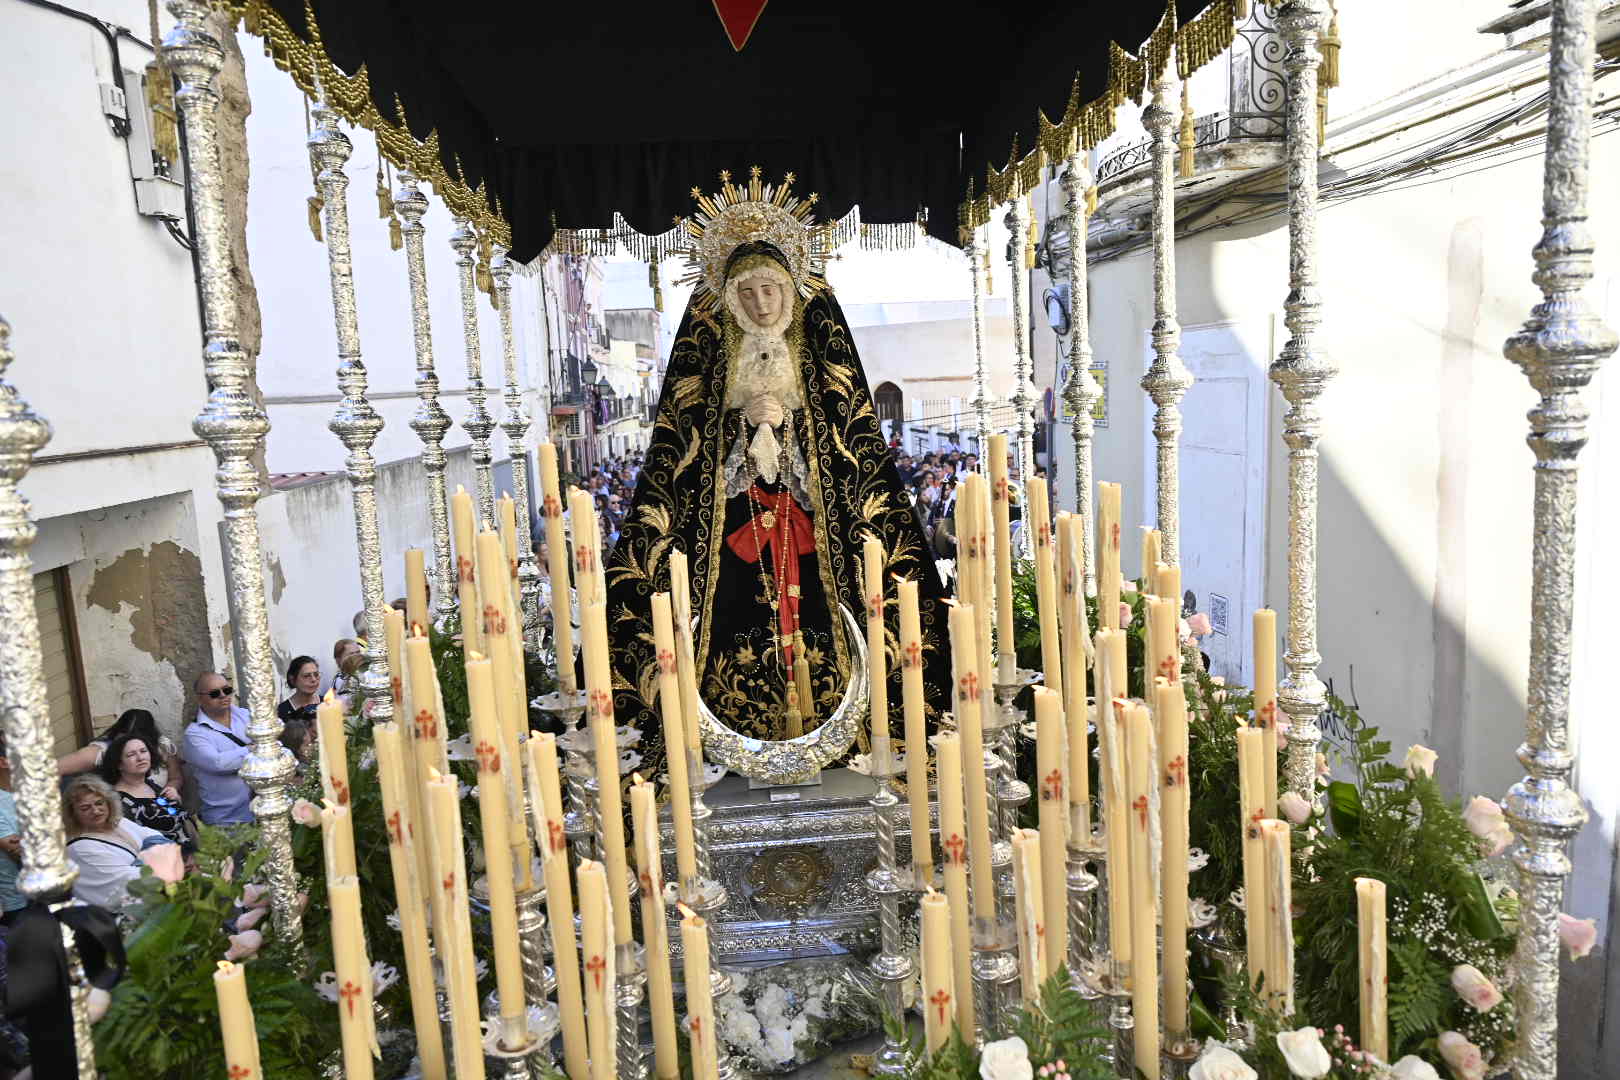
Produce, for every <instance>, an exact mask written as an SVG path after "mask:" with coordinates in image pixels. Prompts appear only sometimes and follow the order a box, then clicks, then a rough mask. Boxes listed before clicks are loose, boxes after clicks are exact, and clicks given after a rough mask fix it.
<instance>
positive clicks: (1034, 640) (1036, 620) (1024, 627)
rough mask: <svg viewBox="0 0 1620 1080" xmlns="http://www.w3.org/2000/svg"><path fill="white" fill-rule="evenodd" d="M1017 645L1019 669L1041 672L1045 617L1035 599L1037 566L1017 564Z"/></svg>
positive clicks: (1014, 626)
mask: <svg viewBox="0 0 1620 1080" xmlns="http://www.w3.org/2000/svg"><path fill="white" fill-rule="evenodd" d="M1013 641H1014V642H1015V643H1016V644H1017V647H1018V666H1019V667H1021V668H1027V669H1029V670H1030V671H1039V670H1040V669H1041V614H1040V609H1039V607H1038V605H1037V603H1036V595H1035V564H1034V562H1027V563H1022V564H1020V563H1017V562H1014V563H1013Z"/></svg>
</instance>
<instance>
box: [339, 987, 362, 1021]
mask: <svg viewBox="0 0 1620 1080" xmlns="http://www.w3.org/2000/svg"><path fill="white" fill-rule="evenodd" d="M338 996H339V997H341V998H342V999H343V1003H344V1004H345V1005H347V1006H348V1007H349V1016H350V1017H351V1018H352V1017H353V1016H354V1003H355V1002H356V1001H358V1000H359V999H360V987H359V986H358V985H356V984H355V982H354V980H353V979H350V980H349V981H348V982H346V983H344V984H343V989H341V990H339V991H338Z"/></svg>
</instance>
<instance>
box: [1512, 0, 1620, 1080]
mask: <svg viewBox="0 0 1620 1080" xmlns="http://www.w3.org/2000/svg"><path fill="white" fill-rule="evenodd" d="M1596 10H1597V3H1596V0H1555V2H1554V3H1553V6H1552V47H1551V54H1550V71H1549V75H1548V80H1547V88H1548V107H1547V158H1546V174H1545V178H1544V180H1543V186H1542V217H1541V222H1542V234H1541V240H1540V242H1539V243H1537V244H1536V247H1535V261H1536V271H1535V274H1534V275H1533V276H1534V280H1535V282H1536V284H1537V285H1538V286H1540V288H1541V293H1542V301H1541V303H1539V304H1537V305H1536V306H1535V307H1534V308H1532V309H1531V312H1530V318H1529V319H1528V320H1526V322H1525V324H1524V328H1523V329H1522V330H1520V331H1519V332H1518V333H1517V334H1515V335H1513V336H1512V337H1511V338H1509V339H1508V340H1507V344H1506V347H1505V348H1504V350H1503V351H1504V352H1505V353H1506V354H1507V357H1508V359H1510V360H1512V361H1513V362H1514V363H1516V364H1518V365H1519V366H1520V367H1521V368H1523V369H1524V373H1525V375H1526V376H1528V377H1529V379H1530V385H1531V386H1533V387H1534V388H1535V390H1536V392H1537V393H1538V394H1540V395H1541V400H1540V401H1539V402H1538V403H1537V404H1536V407H1535V408H1533V409H1531V410H1530V413H1529V419H1530V436H1529V439H1528V442H1529V444H1530V449H1531V450H1532V451H1534V453H1535V456H1536V464H1535V529H1534V531H1533V533H1532V537H1533V539H1532V542H1531V569H1532V582H1531V609H1530V679H1529V690H1528V693H1527V694H1526V698H1527V701H1528V705H1529V708H1528V710H1527V712H1526V715H1525V739H1524V744H1523V745H1521V746H1520V747H1519V761H1520V762H1521V763H1522V764H1523V765H1524V767H1525V770H1526V772H1527V773H1528V775H1527V776H1526V777H1525V778H1524V779H1523V780H1521V781H1519V782H1518V783H1517V784H1514V785H1513V787H1512V789H1511V790H1509V792H1508V795H1507V799H1506V802H1505V807H1504V809H1505V810H1506V812H1507V816H1508V820H1509V821H1510V822H1511V823H1512V825H1513V831H1514V832H1515V833H1516V834H1517V836H1518V838H1519V841H1520V843H1519V847H1518V848H1517V849H1516V850H1515V851H1514V853H1513V861H1514V863H1515V865H1517V866H1518V868H1519V902H1520V912H1521V915H1520V923H1519V938H1518V947H1517V951H1516V954H1515V964H1516V966H1517V968H1518V972H1519V978H1518V982H1517V984H1516V985H1515V986H1514V1004H1515V1006H1516V1007H1517V1009H1518V1040H1517V1043H1516V1049H1515V1051H1514V1059H1513V1075H1514V1076H1516V1077H1519V1078H1520V1080H1552V1078H1553V1077H1555V1076H1557V1074H1558V912H1559V909H1560V908H1562V907H1563V901H1564V879H1565V878H1566V877H1567V876H1568V875H1569V872H1570V869H1571V867H1570V860H1569V843H1570V841H1571V840H1572V839H1574V837H1575V834H1576V833H1577V832H1579V831H1580V828H1581V826H1582V825H1583V824H1585V822H1586V816H1587V815H1586V809H1585V807H1584V806H1583V805H1582V803H1581V798H1580V796H1579V795H1578V794H1577V793H1576V792H1575V791H1573V790H1572V789H1571V788H1570V786H1569V773H1570V767H1571V765H1572V764H1573V757H1572V755H1571V752H1570V745H1569V678H1570V675H1569V672H1570V656H1571V651H1572V650H1571V640H1570V639H1571V624H1572V622H1573V618H1574V605H1575V510H1576V471H1575V468H1576V465H1575V459H1576V457H1577V456H1578V455H1579V454H1580V452H1581V448H1582V447H1584V446H1585V445H1586V420H1587V411H1586V407H1585V405H1584V404H1583V403H1582V402H1581V399H1580V396H1579V395H1580V392H1581V390H1582V389H1583V388H1585V386H1586V385H1587V383H1589V382H1591V380H1592V376H1593V375H1595V374H1596V373H1597V369H1598V365H1599V364H1601V363H1602V362H1603V360H1604V358H1605V357H1607V356H1609V355H1610V354H1611V353H1613V352H1614V350H1615V345H1616V339H1615V334H1614V332H1613V331H1612V330H1610V329H1608V328H1607V327H1605V326H1604V325H1603V323H1602V321H1601V320H1600V319H1599V318H1598V316H1597V315H1596V313H1594V312H1593V310H1592V308H1591V306H1590V305H1589V304H1588V303H1587V301H1586V299H1585V297H1584V296H1583V295H1582V293H1583V291H1584V290H1585V288H1586V283H1587V282H1588V281H1589V280H1591V277H1592V251H1593V237H1592V232H1591V229H1590V227H1589V226H1588V224H1587V217H1586V203H1587V189H1588V185H1589V175H1588V170H1589V166H1590V160H1589V158H1590V150H1591V147H1590V143H1591V137H1592V65H1593V61H1594V58H1595V57H1594V53H1595V48H1594V43H1593V38H1594V21H1595V18H1596Z"/></svg>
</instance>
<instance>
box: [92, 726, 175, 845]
mask: <svg viewBox="0 0 1620 1080" xmlns="http://www.w3.org/2000/svg"><path fill="white" fill-rule="evenodd" d="M153 764H154V757H153V753H152V747H151V746H150V745H148V744H147V742H146V740H145V739H143V738H142V737H141V736H139V735H135V734H126V735H120V736H119V737H118V738H116V739H114V740H113V741H112V744H111V745H110V746H108V747H107V752H106V753H105V754H104V755H102V758H101V768H100V769H99V770H98V771H99V773H100V774H101V778H102V779H103V780H105V781H106V782H107V783H109V784H111V785H112V787H113V790H115V791H117V792H118V797H119V799H120V800H121V801H122V802H123V804H124V817H125V818H127V819H129V820H130V821H133V822H134V823H135V824H137V825H142V826H144V827H146V828H148V829H152V830H154V831H156V832H159V833H161V834H162V835H163V836H164V837H166V838H167V839H169V840H171V841H173V842H174V843H176V844H179V845H180V846H181V848H182V849H183V850H184V852H185V853H186V854H187V855H190V854H191V852H192V850H193V849H194V847H195V846H196V845H195V844H194V842H193V841H192V839H191V837H190V835H189V830H187V828H186V812H185V809H184V808H183V807H182V806H181V805H180V794H179V792H177V791H175V789H174V788H173V787H159V786H158V785H157V784H156V783H154V782H153V780H152V767H153Z"/></svg>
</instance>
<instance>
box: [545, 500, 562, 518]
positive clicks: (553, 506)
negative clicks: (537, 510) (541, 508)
mask: <svg viewBox="0 0 1620 1080" xmlns="http://www.w3.org/2000/svg"><path fill="white" fill-rule="evenodd" d="M545 508H546V509H545V515H546V517H561V516H562V503H560V502H558V501H557V496H555V495H547V496H546V499H545Z"/></svg>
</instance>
